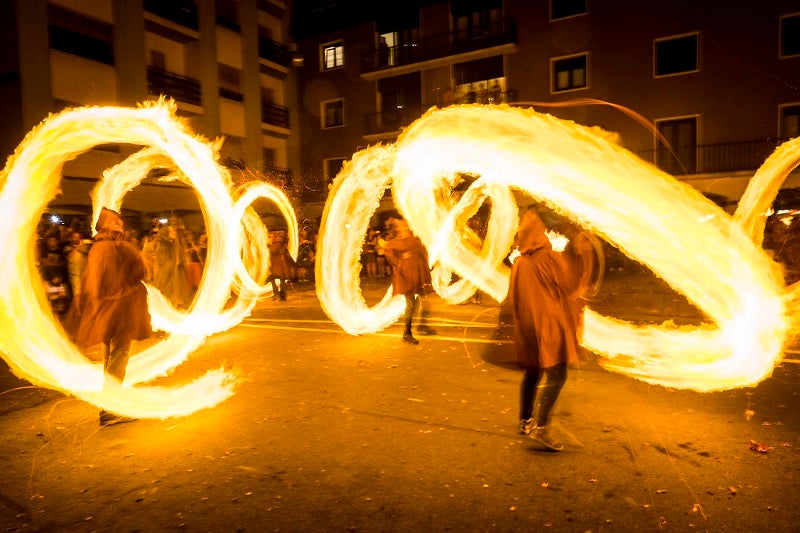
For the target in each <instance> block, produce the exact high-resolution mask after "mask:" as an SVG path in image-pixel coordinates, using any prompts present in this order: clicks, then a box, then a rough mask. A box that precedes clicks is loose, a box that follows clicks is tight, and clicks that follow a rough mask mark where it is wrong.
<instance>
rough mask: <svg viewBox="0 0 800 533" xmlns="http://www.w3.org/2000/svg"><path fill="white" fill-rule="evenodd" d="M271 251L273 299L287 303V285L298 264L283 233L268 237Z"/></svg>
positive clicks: (277, 232)
mask: <svg viewBox="0 0 800 533" xmlns="http://www.w3.org/2000/svg"><path fill="white" fill-rule="evenodd" d="M267 250H268V251H269V278H267V279H268V280H269V282H270V283H271V284H272V299H273V300H275V299H279V300H280V301H282V302H285V301H286V284H287V283H289V280H290V279H291V278H292V270H293V269H294V268H296V263H295V262H294V259H292V255H291V254H290V253H289V248H288V247H287V246H286V237H285V236H284V233H283V231H274V232H270V233H269V236H268V237H267Z"/></svg>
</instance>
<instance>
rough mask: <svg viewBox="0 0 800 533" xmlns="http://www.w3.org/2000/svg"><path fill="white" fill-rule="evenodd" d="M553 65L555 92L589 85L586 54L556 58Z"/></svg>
mask: <svg viewBox="0 0 800 533" xmlns="http://www.w3.org/2000/svg"><path fill="white" fill-rule="evenodd" d="M552 65H553V75H552V79H553V92H559V91H570V90H573V89H583V88H585V87H587V76H586V54H582V55H579V56H572V57H565V58H561V59H555V60H553V62H552Z"/></svg>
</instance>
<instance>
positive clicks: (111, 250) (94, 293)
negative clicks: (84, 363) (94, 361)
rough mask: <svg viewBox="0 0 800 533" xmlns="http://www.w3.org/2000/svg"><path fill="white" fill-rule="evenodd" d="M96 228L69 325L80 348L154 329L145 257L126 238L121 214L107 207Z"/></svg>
mask: <svg viewBox="0 0 800 533" xmlns="http://www.w3.org/2000/svg"><path fill="white" fill-rule="evenodd" d="M96 229H97V230H98V232H97V235H95V238H94V243H93V244H92V247H91V249H90V250H89V255H88V257H87V260H86V268H85V270H84V272H83V276H82V278H81V292H80V295H79V297H78V298H77V299H76V301H75V302H74V303H73V306H72V308H71V309H70V317H69V318H68V319H67V329H68V330H69V331H70V333H71V334H72V336H73V338H74V340H75V343H76V344H77V345H78V346H79V347H80V348H87V347H89V346H94V345H95V344H99V343H101V342H102V343H111V342H119V341H123V340H143V339H146V338H148V337H150V335H151V334H152V329H151V327H150V312H149V311H148V309H147V289H145V287H144V285H143V284H142V280H143V279H144V273H145V266H144V261H143V260H142V256H141V254H140V253H139V250H137V249H136V247H135V246H133V245H132V244H131V243H130V242H128V241H126V240H125V234H124V229H123V223H122V217H120V215H119V213H117V212H115V211H112V210H110V209H106V208H103V209H102V211H101V212H100V217H99V219H98V222H97V226H96Z"/></svg>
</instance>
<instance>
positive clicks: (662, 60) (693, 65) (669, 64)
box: [653, 33, 699, 77]
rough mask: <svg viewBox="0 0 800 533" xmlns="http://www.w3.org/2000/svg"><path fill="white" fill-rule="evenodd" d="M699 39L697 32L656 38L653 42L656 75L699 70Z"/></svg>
mask: <svg viewBox="0 0 800 533" xmlns="http://www.w3.org/2000/svg"><path fill="white" fill-rule="evenodd" d="M698 40H699V34H697V33H692V34H689V35H681V36H678V37H668V38H665V39H656V40H655V42H654V43H653V53H654V55H655V58H654V64H655V75H656V77H658V76H670V75H672V74H682V73H686V72H695V71H697V70H698V69H699V67H698V64H699V61H698V50H699V47H698Z"/></svg>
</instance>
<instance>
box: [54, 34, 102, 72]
mask: <svg viewBox="0 0 800 533" xmlns="http://www.w3.org/2000/svg"><path fill="white" fill-rule="evenodd" d="M48 31H49V37H50V48H52V49H53V50H58V51H59V52H65V53H67V54H71V55H74V56H78V57H82V58H84V59H89V60H91V61H97V62H98V63H103V64H105V65H111V66H113V65H114V47H113V45H112V44H111V43H109V42H106V41H102V40H100V39H95V38H93V37H89V36H87V35H83V34H80V33H77V32H74V31H71V30H68V29H65V28H60V27H58V26H50V27H49V28H48Z"/></svg>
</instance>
